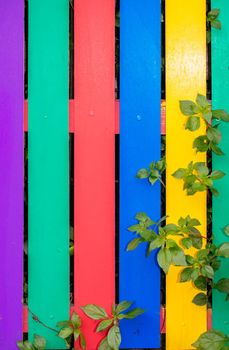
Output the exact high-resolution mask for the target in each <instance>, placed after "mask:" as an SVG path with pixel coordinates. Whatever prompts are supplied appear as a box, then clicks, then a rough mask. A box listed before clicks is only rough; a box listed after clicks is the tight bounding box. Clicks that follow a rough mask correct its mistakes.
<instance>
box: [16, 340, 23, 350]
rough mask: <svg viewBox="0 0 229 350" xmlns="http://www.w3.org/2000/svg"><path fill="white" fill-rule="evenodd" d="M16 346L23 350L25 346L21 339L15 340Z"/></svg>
mask: <svg viewBox="0 0 229 350" xmlns="http://www.w3.org/2000/svg"><path fill="white" fill-rule="evenodd" d="M17 347H18V348H19V349H21V350H24V349H25V347H24V343H23V341H17Z"/></svg>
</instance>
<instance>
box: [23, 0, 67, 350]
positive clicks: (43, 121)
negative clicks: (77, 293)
mask: <svg viewBox="0 0 229 350" xmlns="http://www.w3.org/2000/svg"><path fill="white" fill-rule="evenodd" d="M68 6H69V1H68V0H55V1H54V0H41V1H36V0H30V1H29V71H28V76H29V83H28V86H29V91H28V95H29V100H28V112H29V120H28V123H29V126H28V129H29V130H28V140H29V145H28V149H29V162H28V167H29V168H28V170H29V173H28V178H29V239H28V241H29V246H28V260H29V270H28V275H29V280H28V284H29V296H28V303H29V309H30V310H31V311H32V312H33V313H34V314H35V315H36V316H37V317H38V318H39V319H40V320H41V321H42V322H44V323H45V324H47V325H48V326H51V327H56V323H57V322H58V321H61V320H65V319H68V318H69V179H68V177H69V150H68V147H69V135H68V100H69V97H68V29H69V23H68V17H69V12H68V10H69V7H68ZM34 333H36V334H39V335H42V336H45V338H46V339H47V348H48V349H59V348H61V349H63V348H65V343H64V341H63V340H62V339H60V338H58V337H57V336H56V334H55V333H54V332H52V331H50V330H49V329H47V328H45V327H44V326H42V325H40V324H39V323H37V322H35V321H34V320H33V318H32V316H31V314H30V315H29V338H30V339H32V338H33V334H34Z"/></svg>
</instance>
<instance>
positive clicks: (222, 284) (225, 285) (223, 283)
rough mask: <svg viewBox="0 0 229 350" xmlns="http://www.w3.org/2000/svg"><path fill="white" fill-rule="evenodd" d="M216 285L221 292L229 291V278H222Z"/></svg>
mask: <svg viewBox="0 0 229 350" xmlns="http://www.w3.org/2000/svg"><path fill="white" fill-rule="evenodd" d="M214 287H215V288H216V289H217V290H218V291H219V292H221V293H229V279H228V278H221V279H220V280H219V281H218V282H217V283H216V284H215V285H214Z"/></svg>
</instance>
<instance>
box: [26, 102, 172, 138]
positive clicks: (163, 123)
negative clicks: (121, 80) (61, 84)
mask: <svg viewBox="0 0 229 350" xmlns="http://www.w3.org/2000/svg"><path fill="white" fill-rule="evenodd" d="M74 109H75V103H74V100H69V132H70V133H74ZM165 110H166V108H165V101H162V102H161V134H162V135H165V132H166V129H165V128H166V115H165ZM24 131H25V132H27V131H28V101H27V100H25V105H24ZM115 134H119V100H116V103H115Z"/></svg>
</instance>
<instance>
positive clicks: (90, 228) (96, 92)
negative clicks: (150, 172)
mask: <svg viewBox="0 0 229 350" xmlns="http://www.w3.org/2000/svg"><path fill="white" fill-rule="evenodd" d="M162 4H164V2H162ZM165 5H166V8H165V20H166V33H165V46H166V57H165V63H166V101H162V102H161V48H162V47H163V45H164V43H163V42H162V40H161V1H160V0H153V1H152V0H142V1H137V0H120V18H121V23H120V101H117V100H115V30H114V28H115V6H117V2H116V1H115V0H94V1H93V0H89V1H85V0H77V1H76V0H75V1H74V4H73V2H72V1H70V2H69V0H56V1H54V0H46V1H45V0H40V1H36V0H29V1H28V8H29V14H28V27H29V30H28V32H29V38H28V62H29V69H28V96H29V97H28V102H27V101H26V102H25V103H24V96H23V74H24V67H23V56H24V54H23V44H24V38H23V36H24V2H23V1H22V0H17V1H15V0H9V1H8V2H5V3H3V2H2V4H1V5H0V17H1V21H0V37H1V38H2V42H1V48H0V259H1V264H0V289H1V291H0V345H1V349H4V350H16V349H17V347H16V341H17V340H20V339H22V336H23V332H24V333H27V332H28V337H29V339H30V340H32V339H33V336H34V334H35V333H36V334H39V335H41V336H44V337H45V338H46V340H47V349H64V348H66V346H65V343H64V341H63V340H61V339H60V338H58V337H57V336H56V333H55V332H53V331H51V330H50V328H49V327H51V328H55V329H56V324H57V322H58V321H62V320H66V319H68V318H69V316H70V314H71V313H72V312H73V310H76V311H77V312H79V313H80V316H82V320H83V331H84V333H85V335H86V339H87V350H96V349H98V345H99V342H100V340H101V337H102V336H103V335H104V334H98V333H95V327H96V322H94V321H91V320H90V319H89V318H88V317H86V316H85V315H84V314H83V313H82V311H81V309H80V307H81V306H83V305H85V304H88V303H94V304H98V305H101V306H103V307H104V308H105V309H106V310H107V312H108V313H111V304H112V303H113V302H115V301H116V302H118V301H123V300H128V301H133V302H134V306H135V307H140V308H144V309H145V313H144V314H143V315H141V316H140V317H138V318H136V319H133V320H122V321H121V323H120V326H121V333H122V343H121V348H123V349H131V348H133V349H146V348H147V349H150V348H151V349H152V348H153V349H159V348H163V345H162V344H161V341H160V336H161V334H160V333H164V332H166V349H168V350H190V349H191V348H192V346H191V344H192V343H193V342H194V341H195V340H196V339H197V338H198V336H199V335H200V334H201V333H202V332H204V331H205V330H206V329H207V322H208V327H209V325H211V314H212V323H213V328H215V329H218V330H221V331H223V332H225V333H227V334H228V333H229V320H228V314H229V306H228V302H226V301H225V298H224V295H222V294H220V293H219V292H217V291H213V306H212V310H210V311H209V312H208V313H207V310H206V307H205V306H202V307H198V306H196V305H194V304H193V303H192V299H193V296H194V295H195V294H197V290H196V289H195V288H194V287H193V285H192V284H191V283H183V284H181V283H178V279H179V273H180V268H178V267H177V268H175V267H173V268H171V270H170V272H169V274H168V276H167V279H166V305H161V291H160V289H161V283H160V277H161V276H160V269H159V268H158V264H157V263H156V256H155V254H152V255H151V257H150V258H146V257H145V255H146V247H144V246H142V247H141V246H140V247H138V249H137V250H135V251H133V252H127V251H126V248H127V245H128V243H129V241H130V240H131V239H132V238H133V233H131V232H129V231H128V227H129V226H131V225H133V224H134V223H135V215H136V214H137V213H138V212H146V213H147V214H148V215H149V216H150V217H151V218H152V219H153V220H158V219H159V218H160V217H161V216H162V215H163V213H161V188H160V185H159V184H158V183H157V184H156V185H154V186H151V185H150V184H149V182H148V181H147V180H145V181H144V180H138V179H137V178H136V173H137V171H138V170H139V169H140V168H143V167H148V166H149V164H150V163H151V162H152V161H156V160H159V159H160V157H161V134H165V116H164V114H165V106H166V127H167V128H166V161H167V174H166V185H167V186H166V198H165V201H166V214H167V215H168V216H169V217H168V219H167V221H168V223H171V222H174V223H176V221H177V220H178V219H179V217H180V216H183V217H184V216H186V215H188V214H189V215H191V216H192V217H195V218H198V219H199V220H200V221H201V223H202V227H201V232H202V233H203V236H206V209H207V203H206V193H201V194H196V195H195V196H190V197H188V196H186V194H185V192H184V191H183V189H182V182H181V181H178V180H176V179H175V178H173V177H172V176H171V174H172V173H173V172H174V171H175V170H177V168H180V167H186V166H187V165H188V163H189V162H190V161H191V160H193V161H205V160H206V157H205V154H204V155H203V154H196V153H195V151H194V149H193V148H192V143H193V140H194V138H196V137H197V136H198V135H202V134H204V133H205V129H204V126H203V125H202V126H201V129H200V130H198V131H197V132H194V133H191V132H189V131H186V130H185V128H184V123H185V118H186V117H185V116H184V115H182V113H181V112H180V109H179V100H183V99H191V100H195V97H196V95H197V93H202V94H206V1H205V0H193V1H191V2H185V1H183V0H166V1H165ZM69 6H72V7H74V43H72V42H70V45H73V46H74V89H73V90H74V99H73V100H70V101H69V94H68V91H69V81H68V80H69V79H68V73H69V47H70V45H69ZM217 7H220V10H221V15H220V20H221V22H222V29H221V31H216V30H213V31H212V101H213V107H214V108H217V109H218V108H220V109H221V108H223V109H227V110H229V104H228V96H227V93H228V89H229V75H228V56H229V48H228V47H229V43H228V37H229V26H228V23H227V22H228V16H229V4H228V0H221V1H220V2H219V0H212V8H217ZM72 28H73V23H72ZM72 36H73V33H71V36H70V37H72ZM116 40H117V37H116ZM26 41H27V38H26ZM70 56H71V57H72V55H70ZM70 66H71V67H72V66H73V64H71V65H70ZM71 90H72V89H71ZM119 107H120V108H119ZM220 128H221V131H222V134H223V141H222V149H223V151H224V152H225V156H222V157H216V156H214V155H213V168H214V169H221V170H223V171H224V172H225V173H229V158H228V157H229V141H228V137H227V132H228V130H229V126H228V125H226V124H224V125H222V126H220ZM23 129H24V131H26V132H28V178H29V180H28V219H29V222H28V289H29V292H28V306H27V305H24V306H23V305H22V300H23V186H24V179H23V169H24V159H23V154H24V139H23V136H24V135H23ZM69 133H73V134H74V157H72V158H74V160H73V162H74V164H72V165H73V166H74V208H72V212H73V211H74V239H75V241H74V254H75V257H74V282H73V284H74V287H73V289H74V290H70V266H69V228H70V224H69V221H70V220H69V216H70V210H69V206H70V204H69V202H70V201H69V198H70V186H69ZM115 134H116V135H117V134H120V136H119V140H120V150H119V164H115V156H116V159H118V157H117V153H116V152H118V149H117V150H116V149H115ZM116 138H117V136H116ZM115 167H116V168H115ZM118 169H119V170H120V172H119V195H118V196H117V198H115V170H116V173H118ZM71 180H72V179H71ZM116 186H117V179H116ZM217 188H218V189H219V191H220V197H217V198H214V199H213V232H214V240H215V242H216V243H217V244H220V243H222V242H224V241H226V240H227V238H226V236H225V235H224V234H223V233H222V231H221V229H222V227H224V226H226V225H228V221H227V218H228V216H229V209H228V205H227V201H228V197H229V185H228V178H227V177H225V178H224V179H222V180H221V181H220V182H219V184H217ZM118 201H119V203H118ZM116 205H117V206H118V207H119V222H118V220H116V221H115V206H116ZM73 209H74V210H73ZM116 213H117V210H116ZM25 217H26V215H25ZM115 231H116V236H115ZM26 233H27V232H26ZM115 247H116V248H117V251H116V255H115ZM188 253H194V251H193V250H190V251H188ZM115 263H116V266H118V269H117V271H115ZM26 268H27V267H26ZM228 268H229V265H228V261H226V260H224V261H223V267H222V269H221V270H220V272H218V273H217V275H216V281H217V280H218V279H220V278H225V277H228ZM71 273H72V274H73V272H72V271H71ZM162 288H163V285H162ZM70 292H71V293H73V298H72V299H71V295H70ZM115 299H116V300H115ZM70 300H71V301H72V302H73V304H72V305H70ZM163 303H164V302H163ZM33 314H34V315H36V317H37V318H38V321H39V322H37V321H36V319H34V317H33ZM22 315H23V319H22ZM209 315H210V316H209ZM207 317H208V319H207ZM165 318H166V321H165ZM44 325H45V326H44ZM77 346H78V344H76V347H77Z"/></svg>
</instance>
